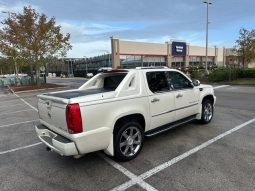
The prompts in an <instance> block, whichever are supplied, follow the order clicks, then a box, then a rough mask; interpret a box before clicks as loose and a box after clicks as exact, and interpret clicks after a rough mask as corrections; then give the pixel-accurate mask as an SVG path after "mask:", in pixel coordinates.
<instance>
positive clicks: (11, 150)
mask: <svg viewBox="0 0 255 191" xmlns="http://www.w3.org/2000/svg"><path fill="white" fill-rule="evenodd" d="M40 144H42V142H39V143H34V144H31V145H27V146H23V147H18V148H15V149H10V150H7V151H2V152H0V155H3V154H7V153H11V152H14V151H19V150H23V149H27V148H30V147H34V146H37V145H40Z"/></svg>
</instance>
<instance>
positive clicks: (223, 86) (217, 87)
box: [213, 85, 230, 89]
mask: <svg viewBox="0 0 255 191" xmlns="http://www.w3.org/2000/svg"><path fill="white" fill-rule="evenodd" d="M228 86H230V85H221V86H216V87H213V89H219V88H225V87H228Z"/></svg>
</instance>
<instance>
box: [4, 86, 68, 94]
mask: <svg viewBox="0 0 255 191" xmlns="http://www.w3.org/2000/svg"><path fill="white" fill-rule="evenodd" d="M7 87H8V89H9V90H10V91H11V93H12V94H14V93H15V94H19V93H28V92H36V91H38V90H51V89H64V88H66V86H64V87H55V88H41V89H34V90H24V91H17V92H14V91H13V89H12V88H10V86H7Z"/></svg>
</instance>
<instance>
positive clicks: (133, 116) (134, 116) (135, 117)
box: [113, 113, 146, 135]
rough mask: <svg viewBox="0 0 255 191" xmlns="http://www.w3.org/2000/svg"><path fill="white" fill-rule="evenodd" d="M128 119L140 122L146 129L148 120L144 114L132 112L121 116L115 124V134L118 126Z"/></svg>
mask: <svg viewBox="0 0 255 191" xmlns="http://www.w3.org/2000/svg"><path fill="white" fill-rule="evenodd" d="M126 121H136V122H138V123H139V124H140V125H141V126H142V128H143V130H144V131H145V126H146V122H145V118H144V116H143V115H142V114H141V113H135V114H130V115H126V116H122V117H120V118H119V119H118V120H117V121H116V122H115V124H114V128H113V135H115V134H116V132H117V130H118V127H119V126H120V125H121V124H122V123H125V122H126Z"/></svg>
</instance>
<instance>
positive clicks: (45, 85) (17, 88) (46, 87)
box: [10, 84, 64, 92]
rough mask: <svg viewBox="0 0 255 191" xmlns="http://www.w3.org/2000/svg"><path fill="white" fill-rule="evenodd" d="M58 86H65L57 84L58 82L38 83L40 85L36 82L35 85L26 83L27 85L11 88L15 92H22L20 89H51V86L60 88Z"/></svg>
mask: <svg viewBox="0 0 255 191" xmlns="http://www.w3.org/2000/svg"><path fill="white" fill-rule="evenodd" d="M58 87H64V86H62V85H57V84H38V85H36V84H35V85H25V86H11V87H10V88H11V89H12V90H13V91H14V92H20V91H29V90H38V89H49V88H58Z"/></svg>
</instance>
